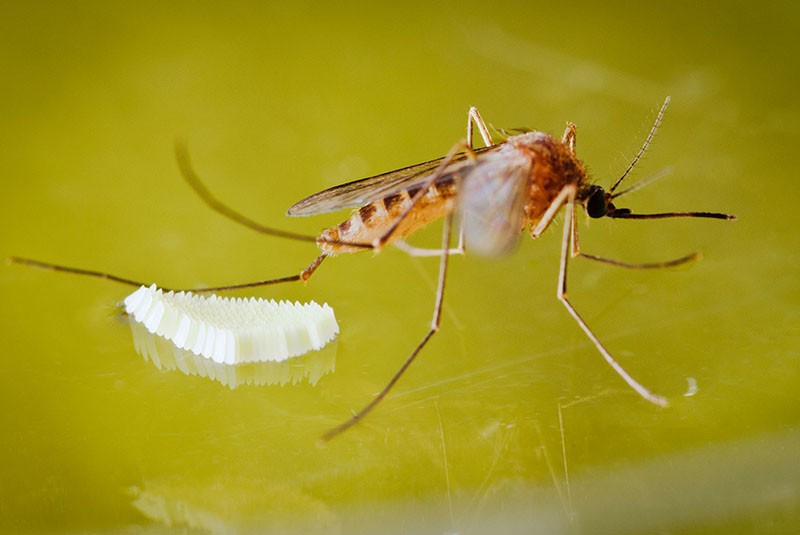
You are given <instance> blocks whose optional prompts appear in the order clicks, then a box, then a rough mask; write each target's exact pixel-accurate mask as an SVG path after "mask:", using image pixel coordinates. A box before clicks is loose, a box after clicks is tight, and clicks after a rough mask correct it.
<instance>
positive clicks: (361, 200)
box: [286, 145, 501, 217]
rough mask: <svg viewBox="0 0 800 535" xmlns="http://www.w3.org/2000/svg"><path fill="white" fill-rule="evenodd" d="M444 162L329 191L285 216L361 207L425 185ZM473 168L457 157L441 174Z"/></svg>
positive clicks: (493, 148) (479, 151)
mask: <svg viewBox="0 0 800 535" xmlns="http://www.w3.org/2000/svg"><path fill="white" fill-rule="evenodd" d="M500 146H501V145H492V146H489V147H481V148H480V149H473V152H474V153H475V154H478V155H481V154H485V153H489V152H492V151H496V150H497V149H498V148H499V147H500ZM443 160H444V157H442V158H437V159H435V160H430V161H427V162H423V163H418V164H416V165H411V166H409V167H403V168H402V169H396V170H394V171H389V172H388V173H382V174H380V175H375V176H373V177H369V178H362V179H361V180H355V181H353V182H348V183H347V184H341V185H339V186H334V187H332V188H328V189H326V190H323V191H320V192H319V193H315V194H314V195H311V196H310V197H306V198H305V199H303V200H302V201H299V202H297V203H295V204H294V205H292V207H291V208H289V210H288V211H287V212H286V214H287V215H289V216H292V217H299V216H310V215H316V214H324V213H326V212H335V211H337V210H343V209H345V208H355V207H358V206H363V205H365V204H368V203H371V202H373V201H377V200H379V199H383V198H385V197H388V196H389V195H391V194H393V193H397V192H398V191H400V190H403V189H409V188H413V187H414V186H420V185H422V184H424V183H425V182H427V181H428V180H429V179H430V176H431V173H432V172H434V171H435V170H436V169H437V168H438V167H439V165H440V164H441V163H442V161H443ZM472 165H474V164H473V162H472V160H469V159H468V157H467V155H466V154H465V153H459V154H456V155H455V156H454V157H453V159H452V162H451V163H450V164H449V165H448V169H447V170H446V171H445V172H444V173H442V178H444V177H448V176H449V177H452V175H453V174H454V173H456V172H459V171H464V170H465V167H469V166H472Z"/></svg>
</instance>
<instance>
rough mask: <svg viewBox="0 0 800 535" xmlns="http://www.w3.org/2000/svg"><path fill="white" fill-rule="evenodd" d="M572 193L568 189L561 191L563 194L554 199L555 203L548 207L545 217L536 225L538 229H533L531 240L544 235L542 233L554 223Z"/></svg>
mask: <svg viewBox="0 0 800 535" xmlns="http://www.w3.org/2000/svg"><path fill="white" fill-rule="evenodd" d="M570 191H572V189H571V188H569V187H566V188H564V189H562V190H561V192H560V193H559V194H558V195H557V196H556V198H555V199H553V202H551V203H550V206H548V207H547V210H545V212H544V215H542V218H541V219H540V220H539V222H538V223H537V224H536V227H534V228H532V229H531V232H530V234H531V238H533V239H536V238H538V237H539V236H541V235H542V232H544V231H545V230H547V227H549V226H550V223H552V222H553V218H554V217H555V216H556V214H557V213H558V210H559V209H560V208H561V206H562V205H563V204H564V202H566V200H567V197H569V194H570ZM567 226H569V225H567Z"/></svg>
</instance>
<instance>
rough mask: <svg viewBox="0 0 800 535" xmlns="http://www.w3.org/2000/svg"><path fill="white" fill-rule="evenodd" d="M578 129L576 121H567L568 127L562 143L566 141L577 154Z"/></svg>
mask: <svg viewBox="0 0 800 535" xmlns="http://www.w3.org/2000/svg"><path fill="white" fill-rule="evenodd" d="M576 130H577V127H576V126H575V124H574V123H567V129H566V130H564V137H563V138H562V140H561V142H562V143H566V144H567V146H569V150H570V152H572V154H575V143H576V136H575V131H576Z"/></svg>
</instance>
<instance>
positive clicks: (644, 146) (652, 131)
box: [608, 97, 670, 193]
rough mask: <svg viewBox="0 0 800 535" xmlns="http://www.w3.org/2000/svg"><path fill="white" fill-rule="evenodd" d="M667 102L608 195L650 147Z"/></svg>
mask: <svg viewBox="0 0 800 535" xmlns="http://www.w3.org/2000/svg"><path fill="white" fill-rule="evenodd" d="M669 100H670V97H667V98H666V99H664V104H662V105H661V109H660V110H658V115H656V120H655V122H654V123H653V127H652V128H651V129H650V133H649V134H647V138H646V139H645V140H644V143H643V144H642V147H641V148H640V149H639V152H637V153H636V156H635V157H634V158H633V160H632V161H631V163H630V164H628V168H627V169H625V172H624V173H622V176H621V177H619V178H618V179H617V181H616V182H614V185H613V186H611V189H610V190H608V191H609V193H614V190H615V189H617V186H619V184H620V182H622V181H623V180H624V179H625V177H626V176H628V174H629V173H630V172H631V171H632V170H633V168H634V167H636V164H637V163H639V160H640V159H641V158H642V156H643V155H644V153H645V151H646V150H647V147H649V146H650V142H651V141H653V136H655V135H656V130H658V127H659V125H661V119H663V118H664V112H666V111H667V106H669Z"/></svg>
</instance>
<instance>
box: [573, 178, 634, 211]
mask: <svg viewBox="0 0 800 535" xmlns="http://www.w3.org/2000/svg"><path fill="white" fill-rule="evenodd" d="M612 198H613V196H612V195H611V193H609V192H607V191H606V190H605V189H604V188H603V186H598V185H596V184H592V185H591V186H587V187H586V188H585V189H584V190H583V191H582V192H581V195H580V196H579V200H580V201H581V203H582V204H583V208H584V209H585V210H586V213H587V214H589V217H591V218H593V219H598V218H601V217H605V216H612V214H614V213H616V212H619V211H626V212H627V211H629V210H627V209H625V210H617V207H616V206H614V203H612V202H611V199H612Z"/></svg>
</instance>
